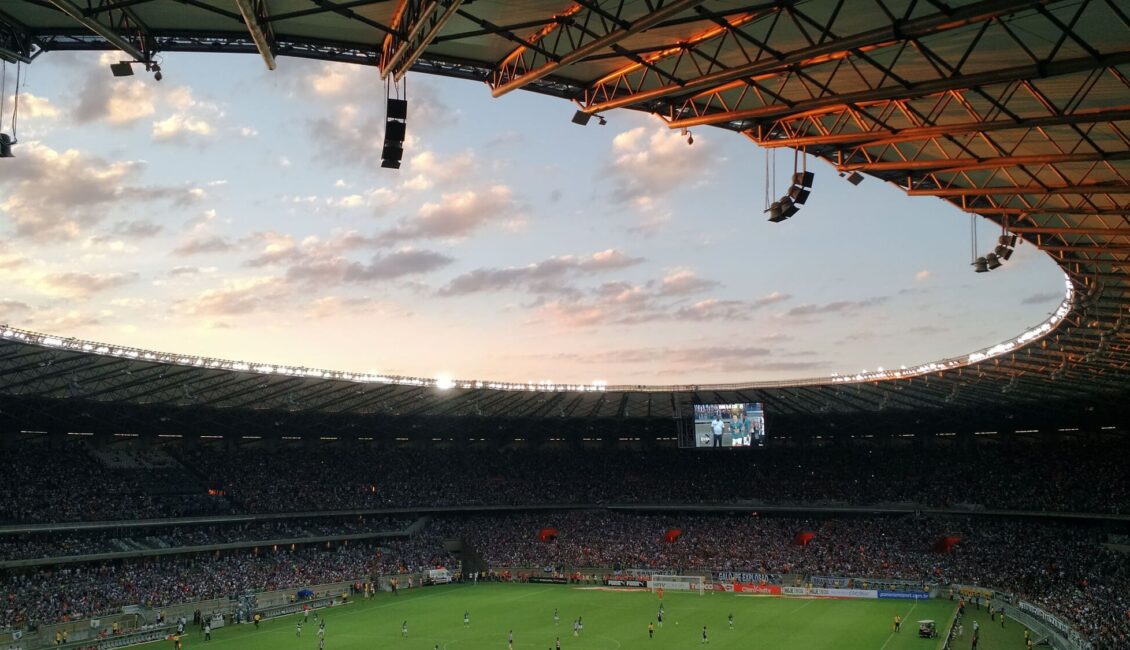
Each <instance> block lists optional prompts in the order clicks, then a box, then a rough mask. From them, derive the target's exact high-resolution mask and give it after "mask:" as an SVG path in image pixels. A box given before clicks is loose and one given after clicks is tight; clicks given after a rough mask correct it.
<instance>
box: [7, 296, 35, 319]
mask: <svg viewBox="0 0 1130 650" xmlns="http://www.w3.org/2000/svg"><path fill="white" fill-rule="evenodd" d="M26 311H31V305H28V304H27V303H26V302H20V301H19V300H9V299H8V298H0V315H2V316H10V315H12V314H15V313H22V312H26Z"/></svg>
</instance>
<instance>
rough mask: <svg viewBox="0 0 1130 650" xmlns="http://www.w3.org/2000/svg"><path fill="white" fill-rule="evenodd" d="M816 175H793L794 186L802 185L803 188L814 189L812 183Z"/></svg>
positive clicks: (804, 173) (802, 173)
mask: <svg viewBox="0 0 1130 650" xmlns="http://www.w3.org/2000/svg"><path fill="white" fill-rule="evenodd" d="M815 178H816V175H815V174H813V173H812V172H797V173H795V174H793V185H800V186H801V187H812V181H813V179H815Z"/></svg>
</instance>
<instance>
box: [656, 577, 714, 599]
mask: <svg viewBox="0 0 1130 650" xmlns="http://www.w3.org/2000/svg"><path fill="white" fill-rule="evenodd" d="M647 588H648V590H649V591H658V590H660V589H664V590H666V591H697V592H698V595H700V596H701V595H703V594H705V593H706V578H704V577H702V576H664V575H654V576H651V579H649V580H648V581H647Z"/></svg>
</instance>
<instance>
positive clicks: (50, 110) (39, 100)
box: [0, 91, 62, 126]
mask: <svg viewBox="0 0 1130 650" xmlns="http://www.w3.org/2000/svg"><path fill="white" fill-rule="evenodd" d="M0 102H4V105H5V108H4V110H3V111H2V112H3V113H4V115H5V116H7V115H11V114H12V109H13V108H14V107H15V101H14V98H13V97H8V98H0ZM61 115H62V111H61V110H60V109H59V107H58V106H55V105H54V104H53V103H51V100H50V99H47V98H46V97H38V96H36V95H33V94H31V93H29V92H26V91H25V92H21V93H20V118H21V119H26V120H45V121H46V120H56V119H58V118H59V117H60V116H61ZM20 126H23V124H22V123H21V124H20Z"/></svg>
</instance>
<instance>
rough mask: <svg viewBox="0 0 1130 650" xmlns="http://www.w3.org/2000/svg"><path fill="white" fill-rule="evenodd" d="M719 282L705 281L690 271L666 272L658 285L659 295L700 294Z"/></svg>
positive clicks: (684, 269)
mask: <svg viewBox="0 0 1130 650" xmlns="http://www.w3.org/2000/svg"><path fill="white" fill-rule="evenodd" d="M721 284H722V283H721V282H716V281H714V280H707V279H706V278H703V277H700V276H699V275H698V274H697V273H695V272H694V271H693V270H692V269H688V268H677V269H672V270H671V271H668V273H667V275H665V276H663V279H662V280H660V283H659V294H660V295H663V296H689V295H697V294H701V293H703V292H705V291H709V290H711V289H713V288H715V287H718V286H721Z"/></svg>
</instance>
